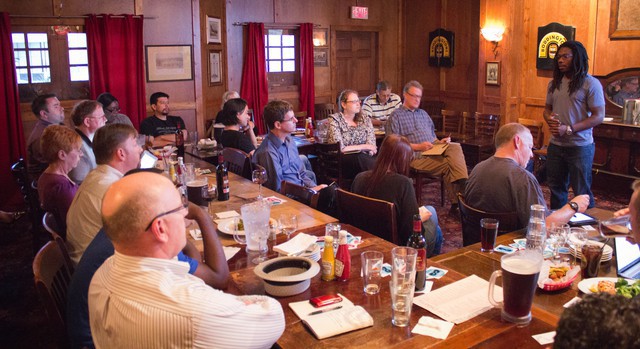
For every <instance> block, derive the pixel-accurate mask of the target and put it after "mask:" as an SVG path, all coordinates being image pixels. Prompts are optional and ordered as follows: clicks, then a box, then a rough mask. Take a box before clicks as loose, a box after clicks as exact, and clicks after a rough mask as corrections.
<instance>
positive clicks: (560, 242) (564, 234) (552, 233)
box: [549, 224, 570, 260]
mask: <svg viewBox="0 0 640 349" xmlns="http://www.w3.org/2000/svg"><path fill="white" fill-rule="evenodd" d="M569 232H570V228H569V224H560V225H556V224H553V225H551V229H550V230H549V244H550V246H551V248H552V250H553V259H555V260H558V259H560V248H562V247H564V245H565V243H566V242H567V238H568V235H569Z"/></svg>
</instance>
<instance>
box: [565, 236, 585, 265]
mask: <svg viewBox="0 0 640 349" xmlns="http://www.w3.org/2000/svg"><path fill="white" fill-rule="evenodd" d="M587 240H588V235H587V231H586V230H585V229H584V228H582V227H575V228H570V229H569V235H568V237H567V242H568V243H569V246H571V248H572V249H573V251H572V254H573V257H574V260H573V262H574V263H576V259H577V258H578V255H579V254H580V253H581V252H580V250H581V249H582V246H583V245H584V244H586V243H587Z"/></svg>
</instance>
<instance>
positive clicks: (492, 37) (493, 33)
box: [480, 27, 504, 59]
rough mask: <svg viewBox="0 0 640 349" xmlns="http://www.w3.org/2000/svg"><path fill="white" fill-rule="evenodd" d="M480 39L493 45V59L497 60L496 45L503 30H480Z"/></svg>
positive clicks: (496, 28) (488, 28) (500, 38)
mask: <svg viewBox="0 0 640 349" xmlns="http://www.w3.org/2000/svg"><path fill="white" fill-rule="evenodd" d="M480 33H482V37H483V38H485V40H487V41H491V43H492V44H493V49H492V51H493V58H494V59H496V58H498V53H499V52H498V43H499V42H500V41H501V40H502V34H504V28H502V27H487V28H482V29H480Z"/></svg>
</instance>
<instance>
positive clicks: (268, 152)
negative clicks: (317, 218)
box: [253, 100, 326, 191]
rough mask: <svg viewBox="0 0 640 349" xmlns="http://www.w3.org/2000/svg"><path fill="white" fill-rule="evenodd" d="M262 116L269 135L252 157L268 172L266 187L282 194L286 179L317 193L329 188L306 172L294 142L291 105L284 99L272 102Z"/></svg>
mask: <svg viewBox="0 0 640 349" xmlns="http://www.w3.org/2000/svg"><path fill="white" fill-rule="evenodd" d="M263 117H264V119H265V120H266V121H267V126H268V127H269V133H268V134H267V135H266V136H265V137H264V140H263V141H262V143H261V144H260V146H259V147H258V149H256V152H255V153H254V154H253V162H255V163H257V164H258V165H261V166H262V167H264V168H265V169H266V170H267V182H266V183H264V186H265V187H267V188H269V189H271V190H275V191H280V183H281V182H282V180H285V181H287V182H291V183H294V184H297V185H301V186H304V187H307V188H311V189H313V190H316V191H317V190H320V189H322V188H324V187H326V185H324V184H322V185H317V184H316V175H315V173H313V171H310V170H307V169H305V165H304V164H303V162H302V160H301V159H300V156H299V154H298V147H297V146H296V144H295V142H294V141H293V139H291V133H293V132H294V131H295V130H296V123H297V122H298V120H297V119H296V117H295V115H294V114H293V108H292V107H291V104H289V103H288V102H286V101H281V100H275V101H271V102H269V103H268V104H267V105H266V106H265V107H264V114H263Z"/></svg>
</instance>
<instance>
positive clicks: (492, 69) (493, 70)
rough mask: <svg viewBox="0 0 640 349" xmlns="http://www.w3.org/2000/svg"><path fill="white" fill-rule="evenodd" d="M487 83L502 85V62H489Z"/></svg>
mask: <svg viewBox="0 0 640 349" xmlns="http://www.w3.org/2000/svg"><path fill="white" fill-rule="evenodd" d="M486 74H487V76H486V78H485V84H487V85H496V86H500V62H487V70H486Z"/></svg>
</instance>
